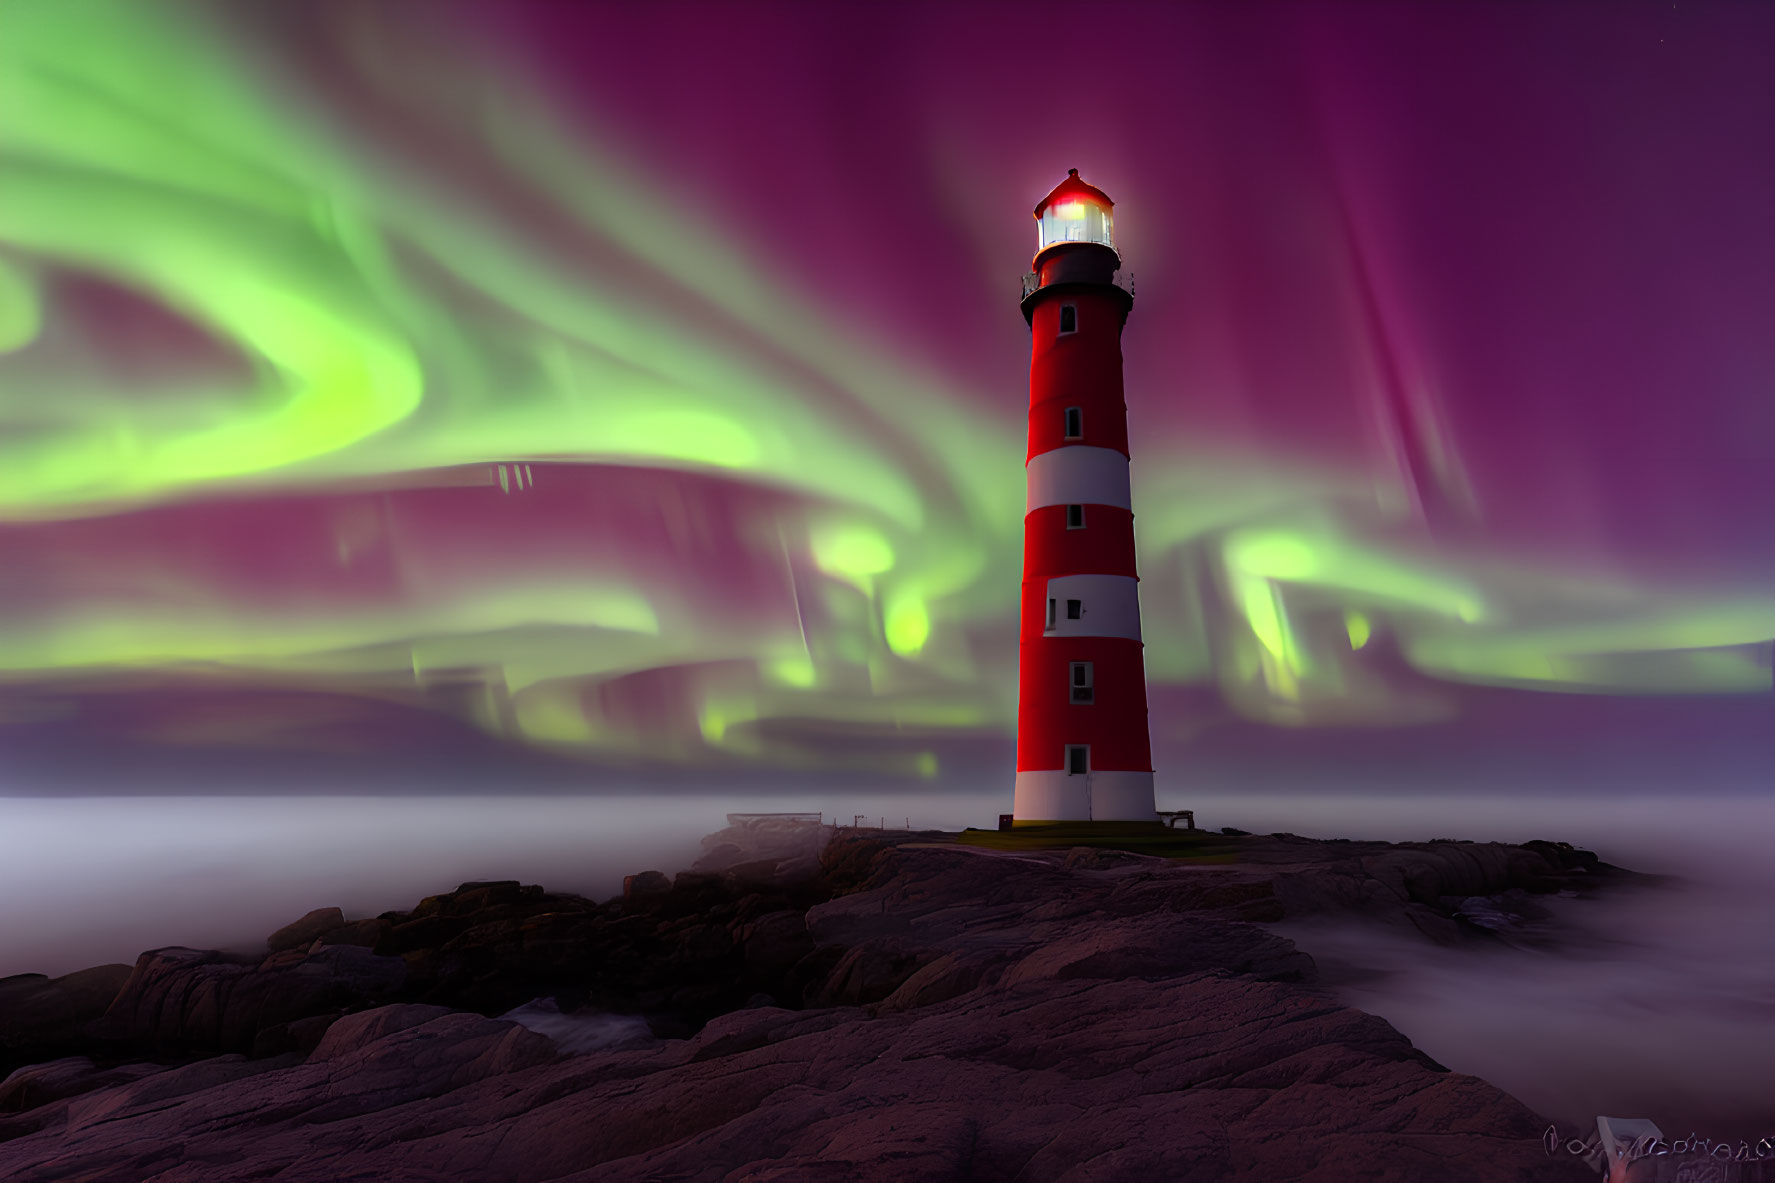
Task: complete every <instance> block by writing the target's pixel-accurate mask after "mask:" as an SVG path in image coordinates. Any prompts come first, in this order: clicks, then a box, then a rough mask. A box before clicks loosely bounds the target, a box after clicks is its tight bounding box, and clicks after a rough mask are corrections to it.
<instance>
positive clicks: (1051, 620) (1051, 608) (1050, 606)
mask: <svg viewBox="0 0 1775 1183" xmlns="http://www.w3.org/2000/svg"><path fill="white" fill-rule="evenodd" d="M1048 627H1049V628H1050V629H1051V628H1053V627H1054V601H1053V600H1049V601H1048Z"/></svg>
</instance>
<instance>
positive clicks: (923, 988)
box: [0, 834, 1610, 1183]
mask: <svg viewBox="0 0 1775 1183" xmlns="http://www.w3.org/2000/svg"><path fill="white" fill-rule="evenodd" d="M824 837H825V835H824V834H821V838H822V839H823V838H824ZM1226 841H1232V842H1236V843H1238V844H1240V849H1239V851H1238V857H1237V858H1236V859H1235V860H1234V861H1232V862H1211V863H1196V864H1192V863H1189V862H1187V861H1185V862H1176V861H1171V860H1166V859H1160V858H1148V857H1142V856H1139V855H1129V854H1126V853H1122V852H1115V851H1103V850H1090V849H1079V850H1073V851H1066V850H1059V851H1048V852H1026V853H1012V852H1002V851H987V850H980V849H972V848H969V847H967V846H963V845H957V844H955V843H953V842H949V841H932V840H929V837H928V836H926V837H925V838H924V839H922V840H921V838H920V836H906V835H901V836H898V837H894V838H890V837H887V836H883V835H868V834H845V835H843V836H841V837H839V838H837V839H835V840H833V841H831V842H830V843H829V844H827V845H825V847H824V849H823V850H822V851H821V852H820V854H819V855H818V857H817V859H816V858H815V856H813V855H811V854H808V853H806V851H805V850H790V851H788V852H786V853H785V852H783V851H781V850H771V851H766V852H764V853H763V854H762V856H761V857H753V856H754V855H759V853H760V852H759V851H758V850H757V849H756V848H755V847H754V848H750V849H749V848H748V847H747V846H746V844H745V843H743V842H741V841H727V840H726V838H723V839H721V840H719V841H717V842H715V843H713V844H712V845H711V847H710V855H711V856H712V857H709V858H708V860H707V861H706V862H705V863H704V864H701V865H700V869H698V870H694V871H690V872H685V873H683V874H680V875H678V876H676V877H675V878H673V879H672V880H671V881H670V883H669V885H666V886H662V885H661V884H660V882H659V881H658V880H653V879H649V880H648V881H647V884H646V885H645V886H644V887H643V889H642V890H640V891H635V890H633V885H631V890H629V891H628V892H627V893H626V897H627V898H624V899H618V900H613V901H610V902H608V903H605V904H598V903H595V902H593V901H589V900H583V899H579V898H577V897H571V896H556V895H550V894H549V893H546V892H543V891H542V890H541V889H540V888H534V887H525V886H522V885H520V884H517V883H495V884H465V885H463V887H461V888H460V889H458V890H457V891H455V892H451V893H448V894H445V895H441V896H434V897H431V898H429V899H427V900H425V901H422V902H421V903H420V905H419V906H418V907H416V908H415V909H414V910H413V911H412V912H409V913H389V914H386V915H384V916H383V917H379V918H377V919H378V922H379V923H378V925H377V926H376V927H375V933H374V940H373V942H371V943H345V942H341V943H328V942H329V940H331V939H332V938H331V937H329V935H328V933H336V932H339V931H341V930H343V929H345V928H348V927H350V926H349V925H347V924H346V923H345V922H344V918H343V917H342V916H339V917H333V916H324V917H319V918H318V919H317V917H316V914H310V916H309V917H304V918H303V921H302V922H298V925H297V926H292V928H299V927H300V926H301V925H304V924H306V925H308V926H309V927H317V926H319V925H320V924H321V923H322V922H323V921H324V922H325V923H326V924H330V925H331V927H330V928H327V929H326V930H325V931H321V932H319V933H318V935H314V936H313V937H312V939H311V940H310V942H309V943H308V944H307V945H301V944H300V941H299V940H298V941H297V942H296V943H295V944H293V945H291V946H290V947H287V948H285V949H283V950H281V951H274V952H272V953H271V954H270V955H269V956H267V957H262V958H257V959H255V958H249V957H244V956H238V955H234V956H231V955H226V954H220V953H213V952H204V951H193V950H178V949H172V950H160V951H157V952H154V953H151V954H146V955H144V957H143V959H142V961H141V962H139V963H138V964H137V966H136V967H135V969H134V970H133V971H131V972H130V974H129V975H128V980H127V981H125V982H123V983H121V985H120V986H119V987H118V988H117V989H116V995H115V998H114V1000H113V1001H111V1003H110V1004H109V1006H108V1007H107V1009H106V1012H105V1015H104V1017H103V1019H102V1020H100V1021H99V1022H98V1023H97V1024H95V1025H94V1027H93V1031H94V1033H95V1034H94V1035H92V1036H90V1037H88V1038H94V1039H101V1040H104V1039H108V1040H111V1041H112V1042H111V1044H110V1045H108V1046H111V1047H113V1048H114V1049H117V1050H119V1052H122V1051H124V1050H127V1051H128V1052H129V1053H131V1054H137V1055H138V1062H136V1063H109V1064H107V1063H103V1062H99V1059H97V1058H95V1057H93V1056H91V1055H90V1054H89V1055H87V1056H85V1057H84V1058H80V1057H67V1056H62V1057H53V1058H52V1057H48V1056H45V1057H44V1061H45V1062H42V1063H38V1064H35V1065H32V1066H30V1067H27V1068H25V1069H22V1070H21V1071H20V1072H18V1073H15V1074H14V1075H13V1077H12V1079H10V1080H8V1081H7V1082H6V1083H5V1084H4V1085H0V1178H6V1179H8V1180H17V1181H20V1183H47V1181H48V1180H52V1179H53V1180H58V1181H60V1180H84V1181H87V1183H126V1181H127V1183H143V1181H146V1180H153V1181H155V1183H175V1181H178V1180H215V1181H218V1183H220V1181H227V1180H248V1179H262V1178H273V1177H274V1178H276V1179H278V1180H280V1183H302V1181H314V1183H320V1181H323V1180H325V1181H327V1183H332V1181H336V1180H365V1181H367V1180H379V1181H388V1183H403V1181H405V1183H420V1181H441V1180H476V1181H482V1183H541V1181H544V1180H555V1181H566V1180H573V1181H576V1183H591V1181H593V1180H596V1181H598V1183H624V1181H634V1183H642V1181H660V1180H666V1179H671V1180H699V1181H700V1180H707V1181H709V1183H716V1181H733V1183H738V1181H741V1180H748V1181H758V1183H764V1181H767V1180H768V1181H772V1183H791V1181H814V1180H819V1181H837V1180H859V1181H873V1180H881V1181H884V1183H885V1181H888V1180H893V1181H895V1183H899V1181H901V1180H909V1179H918V1180H930V1181H933V1183H939V1181H944V1180H956V1181H961V1180H1004V1181H1006V1183H1010V1181H1013V1180H1014V1181H1016V1183H1042V1181H1054V1183H1061V1181H1064V1183H1087V1181H1091V1183H1098V1181H1101V1183H1110V1181H1115V1180H1124V1179H1126V1180H1136V1181H1139V1183H1146V1181H1149V1180H1166V1181H1167V1183H1169V1181H1184V1183H1187V1181H1191V1180H1204V1181H1208V1180H1213V1181H1215V1183H1222V1181H1226V1183H1238V1181H1242V1180H1251V1181H1253V1183H1256V1181H1258V1180H1263V1181H1266V1183H1268V1181H1272V1180H1283V1179H1289V1180H1293V1179H1300V1180H1316V1181H1320V1183H1336V1181H1341V1180H1346V1179H1357V1178H1360V1179H1365V1180H1376V1181H1381V1183H1387V1181H1394V1180H1397V1181H1398V1183H1419V1181H1421V1180H1425V1179H1438V1180H1468V1181H1473V1183H1491V1181H1494V1180H1495V1181H1499V1183H1502V1181H1505V1180H1509V1181H1512V1183H1531V1181H1539V1180H1547V1181H1548V1183H1552V1181H1554V1180H1568V1179H1569V1180H1574V1181H1575V1180H1577V1179H1580V1178H1586V1177H1588V1172H1586V1170H1585V1169H1584V1168H1583V1167H1582V1166H1581V1165H1580V1164H1579V1163H1577V1162H1575V1161H1573V1160H1570V1159H1566V1158H1560V1159H1556V1158H1550V1157H1548V1156H1547V1155H1546V1153H1545V1152H1544V1150H1543V1149H1542V1147H1541V1144H1540V1142H1539V1131H1540V1130H1541V1129H1543V1128H1544V1126H1545V1123H1544V1122H1541V1121H1540V1120H1539V1119H1537V1118H1536V1117H1535V1115H1534V1114H1532V1113H1531V1112H1529V1111H1528V1110H1527V1109H1525V1108H1524V1107H1523V1106H1522V1105H1520V1104H1519V1103H1517V1102H1516V1101H1514V1100H1512V1099H1511V1098H1510V1097H1508V1096H1506V1095H1504V1094H1502V1093H1500V1092H1499V1091H1498V1090H1496V1089H1494V1088H1492V1087H1490V1086H1489V1085H1487V1084H1485V1083H1484V1082H1483V1081H1480V1080H1478V1079H1475V1078H1473V1077H1468V1076H1462V1075H1460V1074H1457V1073H1452V1072H1449V1071H1447V1070H1446V1069H1444V1068H1443V1067H1442V1066H1440V1065H1438V1064H1436V1063H1434V1062H1433V1061H1431V1060H1430V1059H1428V1058H1427V1057H1425V1056H1424V1055H1423V1054H1421V1053H1420V1052H1418V1051H1416V1050H1415V1049H1414V1048H1413V1047H1412V1046H1411V1045H1410V1043H1409V1041H1407V1040H1406V1039H1405V1038H1404V1037H1403V1036H1401V1035H1400V1034H1399V1033H1398V1032H1396V1031H1395V1030H1393V1028H1392V1027H1390V1026H1389V1025H1388V1024H1387V1023H1386V1022H1384V1021H1382V1020H1380V1019H1378V1018H1375V1017H1373V1016H1370V1015H1365V1014H1362V1013H1361V1012H1358V1011H1355V1010H1352V1009H1350V1008H1348V1007H1345V1006H1342V1005H1340V1004H1339V1003H1338V1002H1337V1001H1336V1000H1335V999H1334V998H1333V997H1332V996H1331V995H1330V994H1329V993H1328V992H1326V991H1324V990H1322V989H1320V988H1319V987H1317V986H1316V985H1315V984H1314V980H1315V969H1314V966H1313V963H1312V961H1311V959H1310V958H1309V957H1308V956H1306V955H1305V954H1304V953H1302V952H1301V951H1300V950H1298V949H1296V948H1295V947H1294V946H1293V945H1292V944H1291V943H1290V942H1289V941H1287V940H1285V939H1283V938H1281V937H1279V936H1277V935H1276V934H1274V933H1272V932H1270V931H1269V930H1267V929H1266V928H1264V927H1262V925H1261V921H1263V920H1266V919H1277V918H1281V917H1282V916H1284V915H1290V914H1293V909H1296V908H1299V909H1302V910H1303V912H1304V913H1306V914H1310V913H1311V912H1313V911H1315V910H1324V909H1330V908H1345V909H1350V910H1354V911H1357V912H1360V913H1363V914H1367V915H1372V916H1374V917H1376V918H1377V919H1379V920H1381V921H1384V922H1388V923H1398V924H1406V925H1411V926H1412V927H1413V928H1414V929H1417V930H1419V931H1425V932H1426V933H1427V934H1428V935H1431V936H1434V937H1436V938H1437V939H1460V938H1459V934H1461V933H1464V932H1466V931H1467V930H1469V929H1471V930H1472V933H1473V934H1474V939H1486V932H1485V929H1484V928H1483V927H1482V926H1476V925H1474V924H1471V923H1469V922H1468V921H1467V920H1465V919H1463V916H1466V915H1468V914H1474V915H1483V914H1484V913H1483V909H1479V908H1477V907H1476V906H1475V905H1473V904H1472V901H1473V900H1475V899H1482V898H1490V897H1493V896H1497V895H1498V894H1499V893H1504V892H1509V891H1522V892H1526V891H1531V890H1541V891H1545V890H1549V889H1552V888H1553V887H1557V886H1570V885H1571V884H1572V883H1573V882H1576V881H1594V880H1598V879H1601V878H1606V876H1607V874H1608V872H1609V870H1610V869H1608V868H1606V867H1605V866H1603V865H1601V864H1596V863H1594V861H1592V862H1590V863H1588V864H1587V863H1585V861H1584V860H1583V859H1582V858H1580V857H1578V854H1579V853H1581V852H1577V853H1570V854H1569V857H1568V852H1566V851H1561V850H1560V848H1558V847H1557V846H1552V847H1550V848H1549V850H1547V851H1542V850H1534V849H1529V848H1525V847H1504V848H1500V849H1498V850H1492V849H1489V848H1479V847H1477V845H1476V844H1464V843H1463V844H1448V845H1450V846H1454V847H1455V848H1456V849H1454V850H1452V851H1443V850H1441V849H1439V847H1440V846H1441V845H1443V844H1424V845H1423V846H1421V847H1418V846H1413V847H1388V846H1386V845H1384V844H1354V843H1351V844H1343V843H1305V842H1304V841H1302V840H1291V839H1287V838H1270V839H1255V838H1234V839H1226ZM725 847H732V849H731V850H728V849H724V848H725ZM807 859H814V862H813V864H812V866H811V867H809V866H808V865H806V864H805V863H803V862H802V861H801V860H807ZM1587 877H1588V878H1587ZM660 878H661V879H663V878H664V877H663V876H661V877H660ZM1463 893H1465V894H1463ZM1451 901H1452V902H1451ZM1463 907H1464V908H1465V909H1466V911H1464V912H1463V911H1462V908H1463ZM1413 909H1421V910H1422V911H1421V912H1414V911H1413ZM1414 916H1415V917H1418V918H1419V919H1421V918H1422V917H1426V916H1433V917H1435V918H1436V919H1437V920H1438V921H1442V922H1446V923H1447V924H1448V925H1450V926H1452V927H1453V930H1454V933H1455V934H1456V935H1455V936H1450V934H1449V933H1448V932H1444V931H1442V930H1440V929H1435V930H1434V931H1432V930H1431V929H1425V928H1424V927H1423V925H1422V924H1420V923H1419V919H1414V918H1413V917H1414ZM285 931H288V930H285ZM304 935H306V934H304ZM355 935H360V936H361V935H362V934H361V933H359V934H355ZM272 943H273V944H275V943H277V942H275V941H274V942H272ZM4 988H5V985H4V984H3V983H0V989H4ZM514 999H515V1000H517V1001H513V1000H514ZM530 999H541V1000H542V1001H541V1002H538V1003H528V1004H527V1005H519V1003H524V1002H526V1001H527V1000H530ZM514 1008H515V1009H514ZM477 1011H478V1012H481V1013H475V1012H477ZM508 1011H509V1013H510V1016H511V1017H510V1018H509V1019H499V1018H494V1017H491V1016H492V1015H493V1014H502V1013H507V1012H508ZM576 1025H577V1026H578V1027H580V1028H581V1030H580V1031H579V1033H578V1034H579V1036H583V1037H576V1035H575V1027H576ZM532 1028H534V1029H532ZM543 1032H547V1033H548V1034H543ZM147 1052H152V1053H153V1054H154V1055H155V1056H157V1057H158V1058H159V1061H160V1062H158V1063H142V1062H139V1058H140V1056H141V1055H142V1054H144V1053H147ZM243 1053H245V1054H243ZM181 1055H182V1056H183V1057H184V1060H183V1062H171V1061H174V1060H175V1059H176V1058H177V1057H178V1056H181Z"/></svg>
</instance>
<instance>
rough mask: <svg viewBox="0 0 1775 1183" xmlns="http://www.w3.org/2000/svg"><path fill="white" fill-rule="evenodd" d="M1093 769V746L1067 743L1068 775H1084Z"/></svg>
mask: <svg viewBox="0 0 1775 1183" xmlns="http://www.w3.org/2000/svg"><path fill="white" fill-rule="evenodd" d="M1090 771H1091V748H1090V745H1088V744H1082V743H1069V744H1067V745H1066V775H1068V776H1084V775H1085V774H1086V773H1087V772H1090Z"/></svg>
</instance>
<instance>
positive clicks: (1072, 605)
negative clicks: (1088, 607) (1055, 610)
mask: <svg viewBox="0 0 1775 1183" xmlns="http://www.w3.org/2000/svg"><path fill="white" fill-rule="evenodd" d="M1084 610H1085V605H1084V601H1082V600H1068V601H1066V619H1068V620H1077V619H1078V618H1079V615H1080V614H1081V613H1083V612H1084Z"/></svg>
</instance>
